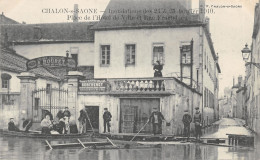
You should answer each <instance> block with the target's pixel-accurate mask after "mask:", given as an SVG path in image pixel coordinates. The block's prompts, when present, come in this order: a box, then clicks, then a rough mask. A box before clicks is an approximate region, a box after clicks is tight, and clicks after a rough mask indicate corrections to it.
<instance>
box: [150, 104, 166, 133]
mask: <svg viewBox="0 0 260 160" xmlns="http://www.w3.org/2000/svg"><path fill="white" fill-rule="evenodd" d="M164 120H165V119H164V116H163V115H162V113H161V112H160V111H158V108H157V107H154V108H153V112H152V114H151V116H150V118H149V119H148V122H152V124H153V134H154V135H156V134H162V121H164Z"/></svg>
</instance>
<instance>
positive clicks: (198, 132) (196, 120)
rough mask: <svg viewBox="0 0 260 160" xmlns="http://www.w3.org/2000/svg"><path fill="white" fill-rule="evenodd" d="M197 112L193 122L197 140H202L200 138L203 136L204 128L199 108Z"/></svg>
mask: <svg viewBox="0 0 260 160" xmlns="http://www.w3.org/2000/svg"><path fill="white" fill-rule="evenodd" d="M195 109H196V112H195V114H194V117H193V122H194V123H195V136H196V139H197V140H198V139H200V136H201V135H202V132H201V128H202V123H201V122H202V116H201V113H200V111H199V107H196V108H195Z"/></svg>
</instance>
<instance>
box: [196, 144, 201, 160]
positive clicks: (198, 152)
mask: <svg viewBox="0 0 260 160" xmlns="http://www.w3.org/2000/svg"><path fill="white" fill-rule="evenodd" d="M195 159H196V160H202V157H201V149H200V146H199V145H196V147H195Z"/></svg>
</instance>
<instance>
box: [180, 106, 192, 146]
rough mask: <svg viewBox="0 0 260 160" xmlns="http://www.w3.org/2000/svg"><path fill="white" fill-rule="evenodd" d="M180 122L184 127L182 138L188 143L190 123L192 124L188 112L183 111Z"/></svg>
mask: <svg viewBox="0 0 260 160" xmlns="http://www.w3.org/2000/svg"><path fill="white" fill-rule="evenodd" d="M182 122H183V125H184V137H187V141H189V138H190V123H191V122H192V118H191V115H190V114H189V112H188V110H184V115H183V117H182Z"/></svg>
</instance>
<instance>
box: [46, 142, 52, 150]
mask: <svg viewBox="0 0 260 160" xmlns="http://www.w3.org/2000/svg"><path fill="white" fill-rule="evenodd" d="M45 142H46V143H47V145H48V146H49V147H50V150H52V149H53V148H52V146H51V144H50V143H49V142H48V141H47V140H45Z"/></svg>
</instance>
